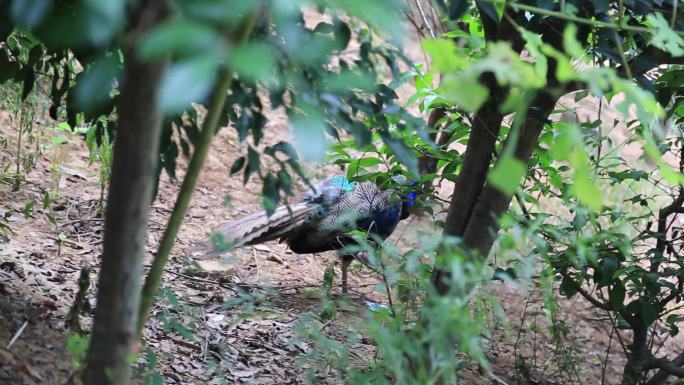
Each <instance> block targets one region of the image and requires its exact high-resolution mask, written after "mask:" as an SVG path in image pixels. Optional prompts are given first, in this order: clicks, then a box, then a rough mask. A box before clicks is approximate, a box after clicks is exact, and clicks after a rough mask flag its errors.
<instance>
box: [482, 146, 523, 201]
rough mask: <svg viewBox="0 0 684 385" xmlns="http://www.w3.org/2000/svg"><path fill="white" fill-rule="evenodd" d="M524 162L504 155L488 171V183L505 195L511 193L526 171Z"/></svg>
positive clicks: (518, 184) (516, 187)
mask: <svg viewBox="0 0 684 385" xmlns="http://www.w3.org/2000/svg"><path fill="white" fill-rule="evenodd" d="M526 170H527V169H526V167H525V164H524V163H523V162H521V161H519V160H518V159H516V158H514V157H513V156H511V155H504V156H503V157H501V159H499V161H498V162H497V163H496V166H495V167H494V169H493V170H492V171H490V172H489V177H488V180H489V183H491V184H492V185H493V186H494V187H496V188H498V189H499V190H501V192H503V193H504V194H506V195H513V193H515V191H516V190H517V189H518V187H519V186H520V180H521V179H522V177H523V176H524V175H525V172H526Z"/></svg>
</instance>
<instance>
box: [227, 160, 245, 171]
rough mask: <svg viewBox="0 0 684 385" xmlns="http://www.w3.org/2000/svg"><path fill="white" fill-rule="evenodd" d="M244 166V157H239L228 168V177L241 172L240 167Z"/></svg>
mask: <svg viewBox="0 0 684 385" xmlns="http://www.w3.org/2000/svg"><path fill="white" fill-rule="evenodd" d="M244 166H245V157H244V156H241V157H239V158H237V159H236V160H235V162H233V165H232V166H230V175H234V174H236V173H238V172H239V171H240V170H242V167H244Z"/></svg>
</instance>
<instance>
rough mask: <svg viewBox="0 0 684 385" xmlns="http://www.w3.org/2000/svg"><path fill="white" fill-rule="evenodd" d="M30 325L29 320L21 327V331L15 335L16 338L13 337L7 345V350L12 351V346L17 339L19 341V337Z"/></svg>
mask: <svg viewBox="0 0 684 385" xmlns="http://www.w3.org/2000/svg"><path fill="white" fill-rule="evenodd" d="M28 323H29V320H28V319H27V320H26V321H24V323H23V324H22V325H21V327H20V328H19V330H17V332H16V333H14V336H13V337H12V339H11V340H10V342H9V343H8V344H7V347H6V348H5V350H10V348H11V347H12V345H14V343H15V342H16V341H17V339H19V336H21V333H23V332H24V329H26V326H27V325H28Z"/></svg>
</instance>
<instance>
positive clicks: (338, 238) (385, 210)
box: [216, 176, 415, 291]
mask: <svg viewBox="0 0 684 385" xmlns="http://www.w3.org/2000/svg"><path fill="white" fill-rule="evenodd" d="M414 199H415V192H412V193H411V194H408V195H407V196H405V197H404V199H400V198H399V196H398V194H397V193H395V192H393V191H389V190H382V189H380V188H379V187H378V186H377V185H375V183H373V182H352V181H349V180H347V178H345V177H343V176H332V177H329V178H327V179H324V180H322V181H320V182H318V183H317V184H315V185H314V186H313V189H312V190H311V191H310V192H309V193H308V194H307V195H306V196H305V197H304V199H303V200H302V201H301V202H299V203H297V204H294V205H290V206H283V207H279V208H277V209H276V210H275V212H274V213H273V214H272V215H271V216H268V215H267V214H266V213H265V212H259V213H254V214H251V215H248V216H246V217H244V218H241V219H238V220H236V221H233V222H231V223H228V224H226V225H224V226H222V227H220V228H218V229H217V230H216V231H217V232H218V233H219V234H220V235H221V236H222V237H223V238H224V240H226V241H227V242H229V243H230V244H232V245H233V246H234V247H240V246H247V245H255V244H259V243H264V242H268V241H273V240H278V241H280V242H285V243H287V245H288V247H289V248H290V250H292V251H293V252H295V253H297V254H310V253H320V252H324V251H330V250H340V249H343V248H344V247H345V246H347V245H349V244H350V243H353V242H354V240H353V239H352V238H350V237H348V236H347V235H345V234H346V233H347V232H348V231H350V230H360V231H365V232H368V233H369V234H371V235H374V236H376V237H378V238H380V239H382V240H384V239H386V238H387V237H389V236H390V235H391V234H392V232H393V231H394V230H395V228H396V227H397V225H398V224H399V222H400V221H401V220H402V219H405V218H406V217H407V216H408V207H410V206H412V205H413V203H414ZM344 257H345V258H344V262H345V263H343V265H342V273H343V274H342V277H343V279H342V281H343V282H342V284H343V290H344V291H346V267H347V266H348V264H349V263H350V262H351V257H350V256H349V255H345V256H344Z"/></svg>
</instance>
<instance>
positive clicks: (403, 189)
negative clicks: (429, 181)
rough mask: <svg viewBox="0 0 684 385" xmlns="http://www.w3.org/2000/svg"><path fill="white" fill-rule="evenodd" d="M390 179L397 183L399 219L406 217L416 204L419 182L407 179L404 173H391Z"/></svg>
mask: <svg viewBox="0 0 684 385" xmlns="http://www.w3.org/2000/svg"><path fill="white" fill-rule="evenodd" d="M392 180H394V182H395V183H396V184H397V193H398V195H399V198H400V199H401V219H406V218H407V217H408V216H409V215H410V214H411V212H412V211H413V210H414V209H413V208H414V207H415V206H416V202H417V199H418V191H419V189H420V183H419V182H418V181H417V180H409V179H408V178H406V177H405V176H404V175H393V176H392Z"/></svg>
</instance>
